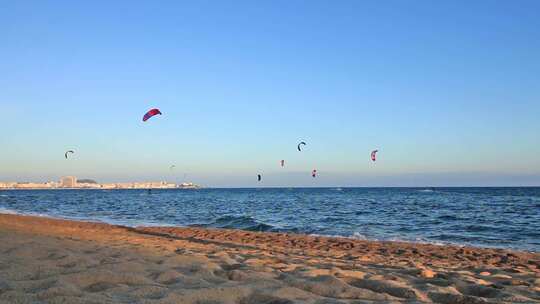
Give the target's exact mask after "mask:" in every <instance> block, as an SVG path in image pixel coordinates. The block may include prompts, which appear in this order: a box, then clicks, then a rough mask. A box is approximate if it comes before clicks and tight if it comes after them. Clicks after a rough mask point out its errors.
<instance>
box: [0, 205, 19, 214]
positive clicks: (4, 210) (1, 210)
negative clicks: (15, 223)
mask: <svg viewBox="0 0 540 304" xmlns="http://www.w3.org/2000/svg"><path fill="white" fill-rule="evenodd" d="M0 214H21V213H19V212H17V211H16V210H13V209H7V208H2V207H0Z"/></svg>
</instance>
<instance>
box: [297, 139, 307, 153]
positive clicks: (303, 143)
mask: <svg viewBox="0 0 540 304" xmlns="http://www.w3.org/2000/svg"><path fill="white" fill-rule="evenodd" d="M301 145H304V146H305V145H306V143H305V142H303V141H301V142H300V143H299V144H298V146H297V148H298V151H302V149H300V146H301Z"/></svg>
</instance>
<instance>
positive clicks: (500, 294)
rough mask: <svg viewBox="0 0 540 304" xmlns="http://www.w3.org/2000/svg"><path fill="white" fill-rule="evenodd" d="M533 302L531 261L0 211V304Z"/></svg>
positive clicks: (534, 256) (538, 270)
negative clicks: (2, 212)
mask: <svg viewBox="0 0 540 304" xmlns="http://www.w3.org/2000/svg"><path fill="white" fill-rule="evenodd" d="M424 302H427V303H431V302H435V303H540V254H538V253H526V252H517V251H506V250H499V249H482V248H470V247H457V246H437V245H428V244H411V243H400V242H373V241H361V240H352V239H344V238H327V237H315V236H305V235H294V234H283V233H257V232H246V231H238V230H226V229H202V228H168V227H139V228H128V227H121V226H113V225H107V224H101V223H88V222H77V221H67V220H57V219H49V218H42V217H30V216H19V215H5V214H2V215H0V303H2V304H3V303H197V304H218V303H223V304H225V303H237V304H260V303H262V304H287V303H316V304H324V303H327V304H338V303H356V304H359V303H424Z"/></svg>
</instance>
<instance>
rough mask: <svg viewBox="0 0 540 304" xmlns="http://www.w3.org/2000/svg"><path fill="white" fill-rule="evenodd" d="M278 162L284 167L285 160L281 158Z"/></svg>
mask: <svg viewBox="0 0 540 304" xmlns="http://www.w3.org/2000/svg"><path fill="white" fill-rule="evenodd" d="M280 164H281V166H282V167H285V160H284V159H282V160H281V161H280Z"/></svg>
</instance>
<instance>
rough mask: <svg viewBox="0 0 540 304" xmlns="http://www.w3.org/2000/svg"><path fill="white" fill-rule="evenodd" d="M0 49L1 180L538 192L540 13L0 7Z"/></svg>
mask: <svg viewBox="0 0 540 304" xmlns="http://www.w3.org/2000/svg"><path fill="white" fill-rule="evenodd" d="M0 39H1V42H0V105H1V108H2V112H3V113H2V118H1V119H0V130H1V132H0V145H1V149H0V180H19V181H21V180H26V181H41V180H45V179H58V178H59V177H60V176H62V175H68V174H74V175H76V176H78V177H89V178H96V179H97V180H98V181H103V182H107V181H131V180H159V179H168V180H174V181H181V180H183V178H184V173H187V179H190V180H193V181H195V182H198V183H201V184H203V185H206V186H233V187H234V186H254V185H262V186H337V185H340V186H410V185H417V186H437V185H465V186H466V185H540V2H539V1H519V2H516V1H405V0H403V1H384V2H381V1H191V2H188V1H87V2H85V3H83V2H80V1H3V0H2V1H0ZM151 107H158V108H160V109H161V110H162V112H163V113H164V115H163V116H161V117H156V118H154V119H152V120H151V121H149V122H147V123H142V122H141V117H142V115H143V114H144V112H145V111H146V110H148V109H149V108H151ZM300 140H304V141H306V142H307V143H308V145H307V146H306V148H305V151H304V152H302V153H299V152H297V151H296V144H297V143H298V141H300ZM376 148H377V149H379V150H380V152H379V160H378V161H377V163H375V164H373V163H371V161H370V160H369V153H370V151H371V150H372V149H376ZM67 149H73V150H75V151H76V154H75V155H74V156H73V158H72V159H70V160H67V161H66V160H65V159H64V158H63V153H64V151H65V150H67ZM280 159H285V160H286V167H285V168H283V169H282V168H280V167H279V163H278V162H279V160H280ZM171 164H175V165H176V169H175V170H173V171H172V172H171V171H170V170H169V166H170V165H171ZM314 168H316V169H318V170H319V172H320V176H319V177H318V178H317V179H312V178H311V176H310V172H311V170H312V169H314ZM257 173H262V174H263V183H262V184H258V183H257V182H256V174H257Z"/></svg>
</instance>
